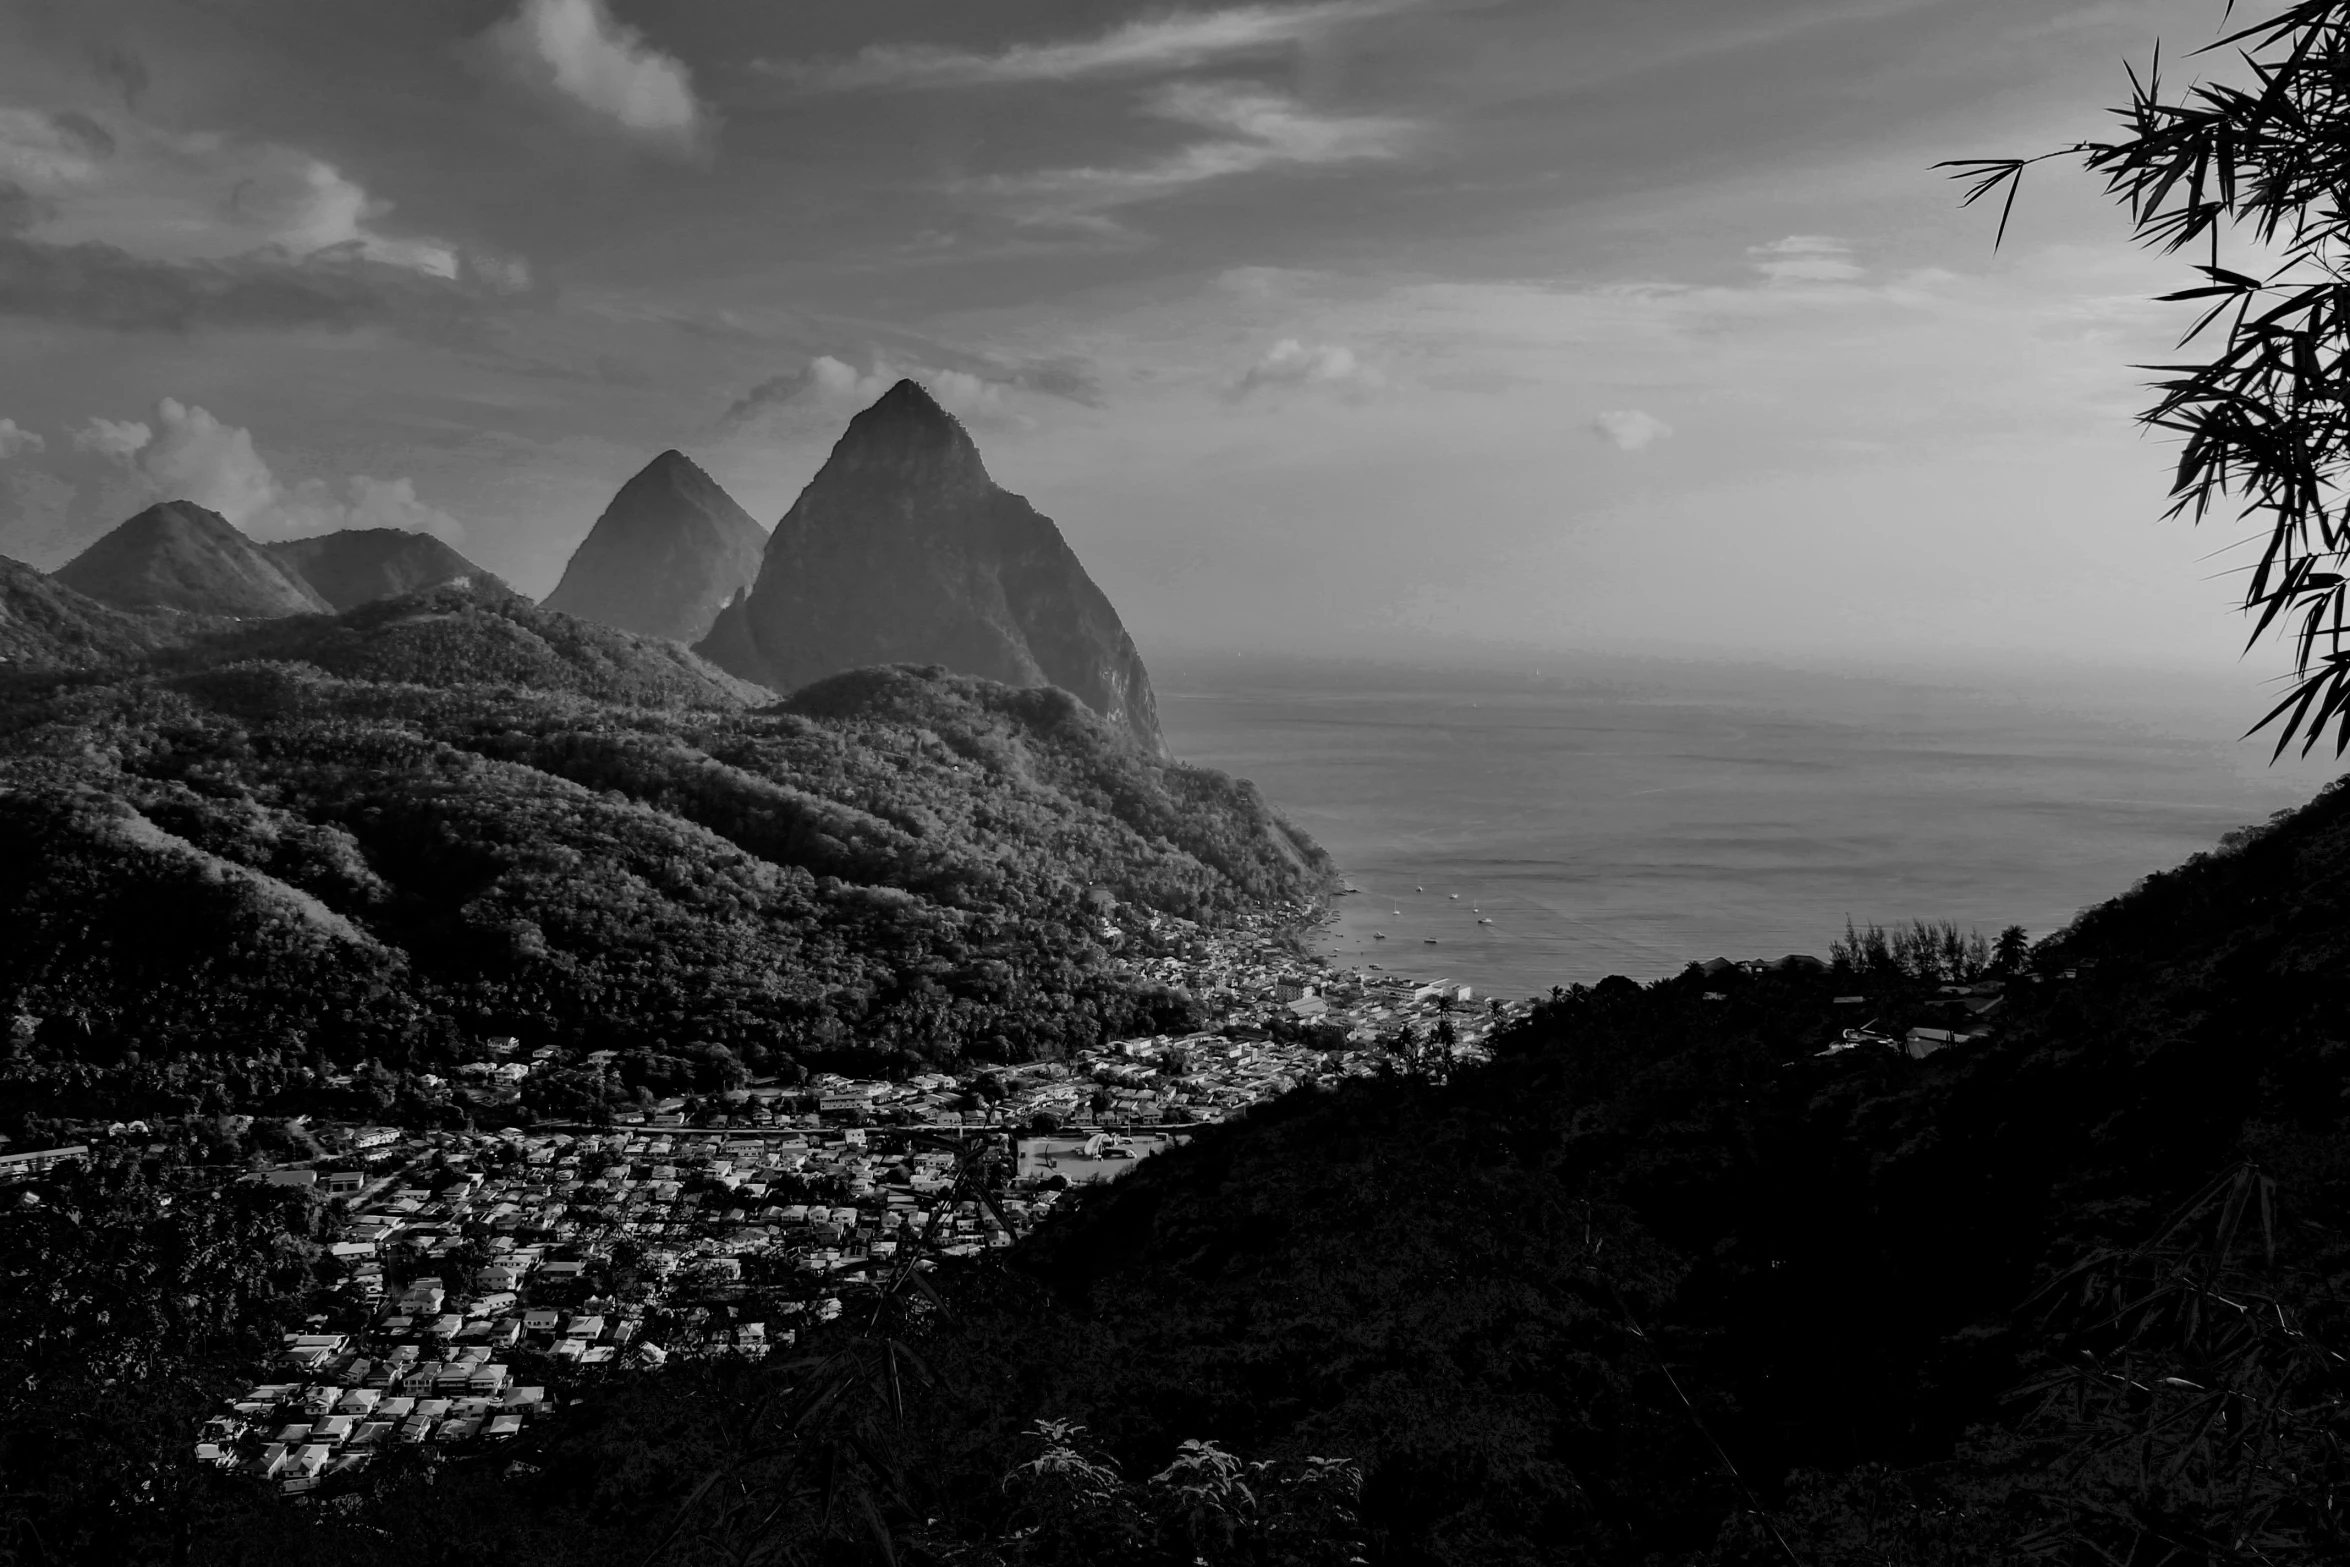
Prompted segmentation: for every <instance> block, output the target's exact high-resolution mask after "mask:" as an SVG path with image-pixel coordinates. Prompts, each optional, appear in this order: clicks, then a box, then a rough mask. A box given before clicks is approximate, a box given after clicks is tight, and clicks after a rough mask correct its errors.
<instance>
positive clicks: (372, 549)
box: [261, 528, 505, 611]
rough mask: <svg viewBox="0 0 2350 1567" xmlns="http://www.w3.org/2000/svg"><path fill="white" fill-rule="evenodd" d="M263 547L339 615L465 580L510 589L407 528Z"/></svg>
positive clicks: (315, 536)
mask: <svg viewBox="0 0 2350 1567" xmlns="http://www.w3.org/2000/svg"><path fill="white" fill-rule="evenodd" d="M261 547H262V548H263V549H264V550H266V551H267V552H268V553H269V554H270V555H271V556H272V557H273V558H274V559H276V560H277V561H278V562H279V563H280V564H281V565H283V566H284V567H285V568H286V569H287V570H288V571H290V572H292V573H293V574H294V575H295V576H297V577H299V578H300V579H301V580H302V581H303V582H304V583H305V584H307V585H308V587H309V588H310V590H311V591H312V592H314V593H316V594H317V595H318V596H319V597H320V598H322V599H324V600H325V601H326V604H327V607H328V608H330V609H333V610H338V611H340V610H346V609H356V608H357V607H358V606H360V605H361V604H365V603H369V602H372V601H373V600H376V599H382V598H396V597H398V596H399V595H401V594H403V593H414V592H417V591H419V590H421V589H424V588H433V587H439V586H440V585H441V584H443V583H445V582H452V581H455V580H456V579H458V578H461V577H465V578H478V579H481V580H484V581H488V582H493V583H498V585H499V586H500V587H503V586H504V585H505V584H504V583H502V582H499V581H498V579H497V578H496V577H495V576H493V575H491V574H490V573H489V572H486V571H484V570H482V569H481V567H479V566H477V565H475V564H474V563H473V562H472V561H470V560H467V559H466V558H465V557H464V556H463V555H461V554H459V553H458V552H457V550H456V549H455V548H453V547H452V546H450V545H448V544H446V543H443V542H442V541H441V540H439V539H436V538H434V537H433V536H432V535H431V534H429V533H413V532H410V531H408V530H406V529H402V528H344V529H342V530H340V531H338V532H334V533H320V534H313V535H311V536H310V537H308V538H301V539H281V540H278V541H275V542H273V543H269V544H264V545H262V546H261Z"/></svg>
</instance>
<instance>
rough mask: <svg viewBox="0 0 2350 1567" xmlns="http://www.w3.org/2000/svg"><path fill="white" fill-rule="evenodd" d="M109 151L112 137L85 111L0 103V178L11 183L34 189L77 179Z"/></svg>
mask: <svg viewBox="0 0 2350 1567" xmlns="http://www.w3.org/2000/svg"><path fill="white" fill-rule="evenodd" d="M93 132H95V134H93ZM114 150H115V143H114V138H113V137H112V136H111V135H109V134H108V133H107V132H106V129H105V127H103V126H101V125H99V124H98V123H97V122H96V121H95V120H92V119H90V118H89V117H88V116H87V115H81V114H49V113H45V112H43V111H42V110H39V109H19V108H12V107H9V106H6V105H0V179H4V180H7V181H8V182H9V183H11V184H14V185H19V186H23V187H25V188H26V189H29V190H34V191H42V190H51V189H55V188H57V187H59V186H64V185H73V184H79V183H81V182H83V181H85V180H88V179H91V178H93V177H94V176H95V175H96V174H97V173H98V171H99V169H100V168H102V167H103V166H104V164H105V162H106V160H107V159H108V158H109V157H111V156H113V154H114Z"/></svg>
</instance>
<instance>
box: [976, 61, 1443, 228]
mask: <svg viewBox="0 0 2350 1567" xmlns="http://www.w3.org/2000/svg"><path fill="white" fill-rule="evenodd" d="M1144 107H1145V108H1146V109H1147V110H1148V112H1150V113H1152V114H1154V115H1157V116H1158V117H1159V118H1161V119H1166V120H1173V121H1176V122H1178V123H1180V124H1185V125H1193V126H1197V127H1199V128H1201V129H1203V130H1209V131H1215V132H1220V133H1222V134H1220V135H1219V136H1217V137H1216V138H1215V139H1213V140H1209V141H1201V142H1194V143H1193V144H1192V145H1190V146H1188V147H1184V148H1182V149H1180V150H1178V151H1176V152H1173V153H1170V154H1168V155H1167V156H1165V157H1163V158H1158V159H1154V160H1153V161H1151V162H1149V163H1142V164H1134V165H1130V166H1128V167H1126V168H1103V167H1098V166H1084V167H1076V168H1062V169H1044V170H1039V171H1037V172H1035V173H1031V174H1015V175H997V176H994V177H992V178H989V179H985V180H979V181H975V182H973V183H972V184H971V185H970V186H969V187H967V188H969V189H972V190H975V191H979V192H982V193H985V194H990V195H999V196H1007V197H1012V198H1015V199H1016V200H1026V201H1028V202H1029V203H1030V206H1029V209H1028V211H1027V213H1026V214H1025V215H1026V217H1027V218H1028V220H1030V221H1044V222H1050V221H1068V220H1071V219H1082V218H1084V217H1086V216H1087V215H1089V214H1096V213H1099V212H1101V211H1102V210H1104V209H1108V208H1113V207H1119V206H1124V205H1127V204H1129V203H1133V202H1141V201H1152V200H1157V199H1159V198H1161V197H1165V196H1172V195H1175V194H1178V193H1180V192H1182V191H1184V190H1187V189H1189V188H1191V187H1192V186H1194V185H1198V184H1202V183H1204V182H1206V181H1209V180H1218V179H1226V178H1230V177H1232V176H1234V175H1241V174H1253V173H1256V172H1257V171H1259V170H1262V169H1269V168H1275V167H1279V166H1282V165H1293V166H1305V167H1314V166H1322V165H1329V164H1338V163H1352V162H1358V161H1362V160H1367V159H1381V158H1392V157H1394V156H1396V154H1397V153H1398V152H1399V151H1400V150H1401V148H1402V145H1403V143H1404V141H1405V139H1406V138H1407V137H1408V136H1409V135H1410V133H1411V132H1412V131H1413V129H1414V126H1413V125H1412V123H1411V122H1410V121H1408V120H1402V119H1397V118H1393V117H1390V116H1386V115H1325V114H1317V113H1315V112H1314V111H1312V110H1310V109H1308V108H1306V107H1305V105H1303V104H1301V103H1299V102H1298V101H1297V100H1296V99H1295V98H1292V97H1290V96H1288V95H1286V94H1283V93H1276V92H1270V91H1267V90H1266V89H1263V88H1260V87H1252V86H1245V85H1241V84H1238V83H1231V82H1179V83H1176V84H1174V85H1172V86H1169V87H1166V88H1163V89H1161V90H1159V91H1157V92H1155V93H1153V94H1152V95H1151V96H1150V97H1149V98H1148V99H1147V100H1146V101H1145V104H1144Z"/></svg>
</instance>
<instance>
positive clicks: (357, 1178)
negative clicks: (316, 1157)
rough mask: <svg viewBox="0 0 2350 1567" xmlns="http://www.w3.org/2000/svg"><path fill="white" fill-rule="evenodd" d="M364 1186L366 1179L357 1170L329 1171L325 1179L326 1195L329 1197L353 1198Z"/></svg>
mask: <svg viewBox="0 0 2350 1567" xmlns="http://www.w3.org/2000/svg"><path fill="white" fill-rule="evenodd" d="M366 1184H367V1177H366V1176H365V1175H363V1174H361V1173H360V1172H359V1171H357V1170H330V1171H328V1172H327V1177H326V1194H327V1195H328V1196H329V1197H353V1196H357V1195H358V1193H359V1190H360V1188H361V1187H364V1186H365V1185H366Z"/></svg>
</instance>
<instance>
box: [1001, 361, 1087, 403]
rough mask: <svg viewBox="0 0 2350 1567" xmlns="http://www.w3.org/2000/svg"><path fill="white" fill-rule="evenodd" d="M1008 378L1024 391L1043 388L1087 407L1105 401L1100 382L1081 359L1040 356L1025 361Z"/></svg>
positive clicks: (1042, 390) (1035, 390) (1052, 395)
mask: <svg viewBox="0 0 2350 1567" xmlns="http://www.w3.org/2000/svg"><path fill="white" fill-rule="evenodd" d="M1006 379H1007V380H1009V381H1010V383H1011V384H1012V385H1014V386H1017V387H1019V388H1020V389H1021V390H1022V391H1028V392H1041V393H1043V394H1044V395H1045V396H1047V397H1059V398H1063V399H1065V400H1067V401H1069V402H1072V403H1083V404H1084V405H1085V406H1086V407H1088V408H1099V407H1100V406H1101V403H1102V387H1101V382H1100V381H1099V380H1098V379H1097V378H1096V377H1095V376H1094V373H1093V367H1092V366H1091V365H1088V364H1087V363H1085V361H1083V360H1082V359H1051V360H1038V361H1037V362H1036V363H1034V364H1027V365H1022V366H1021V367H1020V368H1018V369H1016V370H1014V371H1013V372H1012V373H1011V374H1010V375H1009V376H1008V377H1006Z"/></svg>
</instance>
